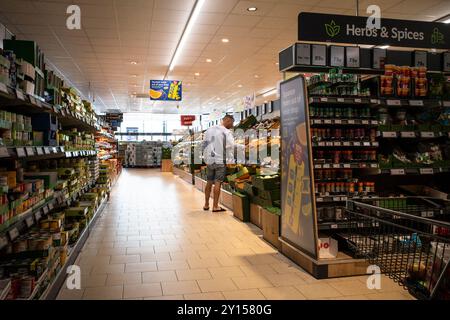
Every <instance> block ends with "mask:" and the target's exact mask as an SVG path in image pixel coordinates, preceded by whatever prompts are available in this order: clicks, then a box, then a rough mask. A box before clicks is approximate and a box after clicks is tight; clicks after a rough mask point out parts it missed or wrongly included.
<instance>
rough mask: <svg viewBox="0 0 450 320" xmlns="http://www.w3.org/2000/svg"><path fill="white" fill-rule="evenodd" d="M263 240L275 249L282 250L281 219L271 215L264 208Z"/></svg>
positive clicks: (262, 209) (262, 210)
mask: <svg viewBox="0 0 450 320" xmlns="http://www.w3.org/2000/svg"><path fill="white" fill-rule="evenodd" d="M260 212H261V218H262V229H263V238H264V240H266V241H268V242H269V243H270V244H272V245H273V246H274V247H275V248H277V249H280V248H281V243H280V240H279V237H280V222H281V217H280V216H279V215H277V214H273V213H270V212H269V211H267V210H266V209H264V208H261V210H260Z"/></svg>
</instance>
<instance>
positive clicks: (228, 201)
mask: <svg viewBox="0 0 450 320" xmlns="http://www.w3.org/2000/svg"><path fill="white" fill-rule="evenodd" d="M220 203H222V204H223V205H224V206H225V207H227V208H228V209H229V210H231V211H233V210H234V205H233V195H232V194H231V192H228V191H225V190H222V192H221V193H220Z"/></svg>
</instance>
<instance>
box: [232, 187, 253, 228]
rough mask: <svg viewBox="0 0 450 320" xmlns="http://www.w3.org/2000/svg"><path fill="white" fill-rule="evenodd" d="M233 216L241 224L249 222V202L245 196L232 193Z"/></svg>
mask: <svg viewBox="0 0 450 320" xmlns="http://www.w3.org/2000/svg"><path fill="white" fill-rule="evenodd" d="M233 214H234V216H235V217H236V218H238V219H239V220H241V221H243V222H249V221H250V201H249V199H248V197H247V196H246V195H243V194H241V193H237V192H234V193H233Z"/></svg>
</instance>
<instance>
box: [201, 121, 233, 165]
mask: <svg viewBox="0 0 450 320" xmlns="http://www.w3.org/2000/svg"><path fill="white" fill-rule="evenodd" d="M224 154H225V155H226V158H225V159H226V160H227V161H226V162H225V161H224ZM203 157H204V160H205V163H206V164H225V163H234V137H233V134H232V133H231V131H230V130H228V129H227V128H225V127H224V126H222V125H219V126H215V127H211V128H209V129H208V130H206V132H205V138H204V141H203Z"/></svg>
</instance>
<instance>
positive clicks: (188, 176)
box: [173, 167, 192, 184]
mask: <svg viewBox="0 0 450 320" xmlns="http://www.w3.org/2000/svg"><path fill="white" fill-rule="evenodd" d="M173 173H174V174H175V175H177V176H179V177H180V178H181V179H183V180H184V181H186V182H187V183H190V184H192V174H190V173H188V172H186V171H184V170H182V169H179V168H175V167H174V168H173Z"/></svg>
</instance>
